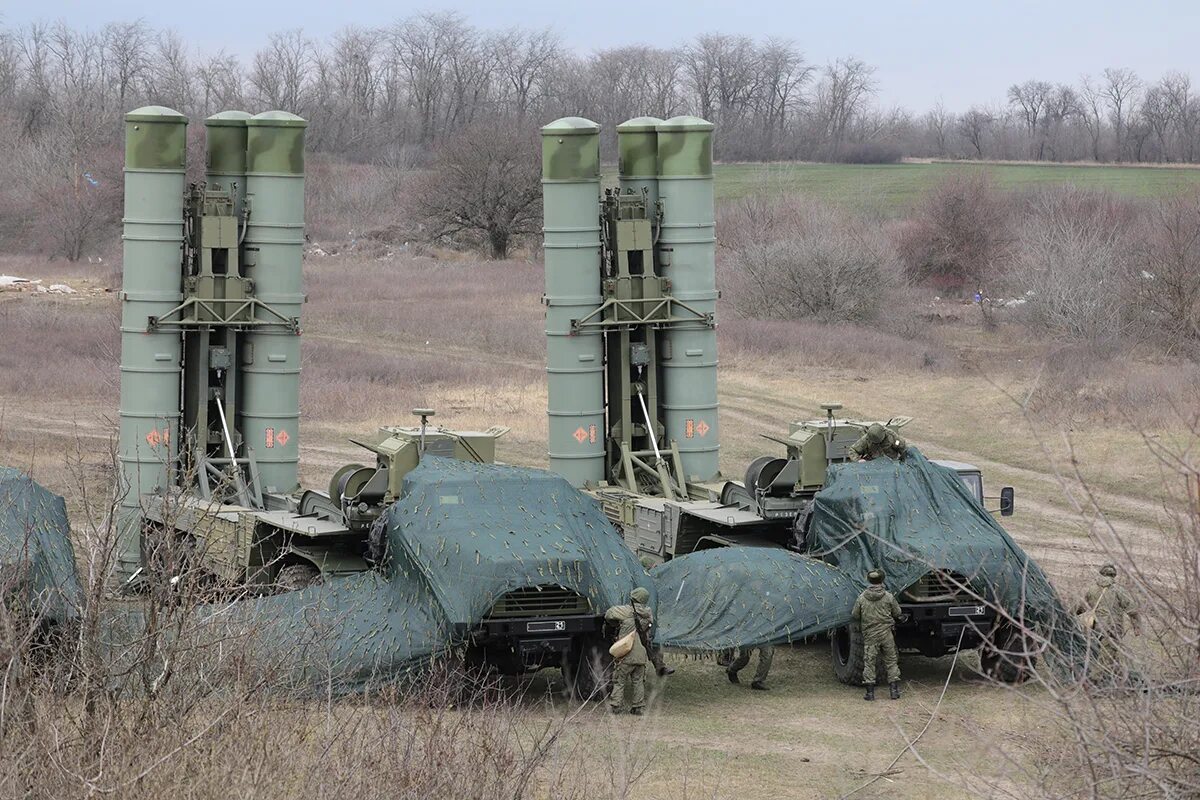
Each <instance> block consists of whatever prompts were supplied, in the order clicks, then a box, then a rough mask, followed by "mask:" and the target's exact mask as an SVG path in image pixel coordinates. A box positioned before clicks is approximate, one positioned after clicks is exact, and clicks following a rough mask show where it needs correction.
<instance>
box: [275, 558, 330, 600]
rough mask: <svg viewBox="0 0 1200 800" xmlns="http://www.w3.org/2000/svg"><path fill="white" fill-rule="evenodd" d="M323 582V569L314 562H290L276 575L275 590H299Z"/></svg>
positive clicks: (280, 592) (279, 591) (278, 591)
mask: <svg viewBox="0 0 1200 800" xmlns="http://www.w3.org/2000/svg"><path fill="white" fill-rule="evenodd" d="M320 582H321V571H320V570H319V569H317V568H316V567H315V566H313V565H312V564H288V565H286V566H284V567H282V568H281V569H280V570H279V574H278V575H276V576H275V591H276V592H277V593H279V594H283V593H284V592H298V591H300V590H301V589H307V588H308V587H309V586H315V585H316V584H318V583H320Z"/></svg>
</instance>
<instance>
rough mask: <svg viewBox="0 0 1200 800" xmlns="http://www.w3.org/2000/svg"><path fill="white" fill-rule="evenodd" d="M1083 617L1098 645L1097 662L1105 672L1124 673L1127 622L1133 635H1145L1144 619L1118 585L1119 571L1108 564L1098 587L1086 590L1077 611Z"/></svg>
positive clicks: (1103, 568)
mask: <svg viewBox="0 0 1200 800" xmlns="http://www.w3.org/2000/svg"><path fill="white" fill-rule="evenodd" d="M1075 613H1076V614H1082V615H1083V626H1084V627H1085V628H1087V629H1089V630H1090V631H1091V633H1092V636H1093V638H1094V641H1095V642H1096V651H1097V657H1096V662H1097V664H1098V665H1099V666H1101V667H1102V668H1104V669H1106V670H1113V671H1118V670H1119V671H1121V672H1123V671H1124V667H1123V664H1122V659H1121V650H1122V645H1123V644H1124V639H1125V618H1126V617H1129V621H1130V622H1131V623H1132V625H1133V635H1134V636H1141V635H1142V619H1141V617H1140V616H1139V615H1138V609H1137V604H1136V603H1134V601H1133V598H1132V597H1130V596H1129V593H1128V592H1127V591H1125V590H1124V589H1123V588H1121V587H1120V586H1118V585H1117V567H1116V565H1115V564H1105V565H1104V566H1102V567H1101V568H1100V577H1098V578H1097V579H1096V585H1095V586H1093V587H1092V588H1090V589H1088V590H1087V594H1086V595H1084V598H1083V600H1082V601H1081V602H1080V603H1079V604H1078V605H1077V606H1076V607H1075Z"/></svg>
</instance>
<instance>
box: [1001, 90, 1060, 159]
mask: <svg viewBox="0 0 1200 800" xmlns="http://www.w3.org/2000/svg"><path fill="white" fill-rule="evenodd" d="M1052 91H1053V87H1052V86H1051V85H1050V84H1049V83H1047V82H1046V81H1038V80H1028V81H1025V82H1024V83H1021V84H1016V83H1014V84H1013V85H1012V86H1010V87H1008V103H1009V105H1010V106H1012V107H1014V108H1016V109H1018V111H1019V113H1020V115H1021V119H1022V121H1023V122H1024V123H1025V135H1026V136H1027V137H1028V139H1029V147H1030V152H1031V154H1032V155H1033V156H1034V157H1035V158H1036V159H1037V160H1038V161H1041V160H1042V158H1043V156H1044V155H1045V151H1046V139H1045V136H1044V134H1043V131H1044V120H1043V117H1042V115H1043V112H1045V110H1046V107H1047V105H1048V104H1049V103H1050V94H1051V92H1052Z"/></svg>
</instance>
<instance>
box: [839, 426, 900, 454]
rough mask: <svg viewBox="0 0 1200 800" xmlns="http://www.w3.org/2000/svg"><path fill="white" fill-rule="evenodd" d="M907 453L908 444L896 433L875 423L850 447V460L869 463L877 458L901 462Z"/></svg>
mask: <svg viewBox="0 0 1200 800" xmlns="http://www.w3.org/2000/svg"><path fill="white" fill-rule="evenodd" d="M907 452H908V443H907V442H905V441H904V439H902V438H900V435H899V434H898V433H896V432H895V431H894V430H892V429H891V428H888V427H886V426H884V425H880V424H879V423H878V422H876V423H873V424H872V425H871V427H869V428H867V432H866V433H864V434H863V435H862V436H860V437H859V438H858V441H856V442H855V443H854V444H852V445H850V460H851V461H858V460H860V459H861V460H863V461H870V460H871V459H873V458H878V457H879V456H887V457H888V458H895V459H901V460H903V458H904V455H905V453H907Z"/></svg>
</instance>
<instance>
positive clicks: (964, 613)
mask: <svg viewBox="0 0 1200 800" xmlns="http://www.w3.org/2000/svg"><path fill="white" fill-rule="evenodd" d="M986 613H987V606H954V607H953V608H951V609H950V616H952V617H982V616H983V615H984V614H986Z"/></svg>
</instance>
